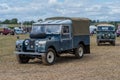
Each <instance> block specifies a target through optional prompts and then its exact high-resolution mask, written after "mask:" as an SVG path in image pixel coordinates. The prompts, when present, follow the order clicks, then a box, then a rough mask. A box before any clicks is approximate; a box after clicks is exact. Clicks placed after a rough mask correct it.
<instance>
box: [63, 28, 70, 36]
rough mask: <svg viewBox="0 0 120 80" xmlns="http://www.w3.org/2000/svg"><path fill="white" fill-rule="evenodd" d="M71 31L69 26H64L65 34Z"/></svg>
mask: <svg viewBox="0 0 120 80" xmlns="http://www.w3.org/2000/svg"><path fill="white" fill-rule="evenodd" d="M66 33H69V26H63V34H66Z"/></svg>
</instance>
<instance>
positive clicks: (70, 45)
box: [15, 17, 90, 65]
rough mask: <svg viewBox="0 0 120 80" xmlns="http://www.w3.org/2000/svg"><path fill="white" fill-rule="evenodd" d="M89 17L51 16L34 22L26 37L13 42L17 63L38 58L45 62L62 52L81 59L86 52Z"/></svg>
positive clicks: (88, 44) (51, 61) (88, 38)
mask: <svg viewBox="0 0 120 80" xmlns="http://www.w3.org/2000/svg"><path fill="white" fill-rule="evenodd" d="M89 25H90V20H89V19H87V18H67V17H52V18H47V19H46V20H45V21H42V22H38V23H34V24H33V26H32V30H31V33H30V38H29V39H25V40H17V41H16V52H15V53H16V55H17V59H18V62H19V63H28V61H29V60H30V59H34V58H39V59H42V62H43V63H44V64H47V65H51V64H54V63H55V60H56V58H57V57H59V56H60V55H61V54H62V53H71V54H74V55H75V57H76V58H82V57H83V55H84V54H89V53H90V37H89Z"/></svg>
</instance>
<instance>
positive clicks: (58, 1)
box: [0, 0, 120, 21]
mask: <svg viewBox="0 0 120 80" xmlns="http://www.w3.org/2000/svg"><path fill="white" fill-rule="evenodd" d="M119 3H120V1H119V0H115V1H111V2H108V1H102V0H101V1H96V0H92V2H91V1H90V0H19V1H17V0H12V1H8V0H1V1H0V16H1V18H0V19H1V20H4V19H11V18H15V17H16V18H18V19H19V20H20V21H24V20H38V19H39V18H46V17H52V16H67V17H68V16H71V17H87V18H90V19H99V20H120V19H119V18H118V17H119V16H120V8H119V7H120V6H119Z"/></svg>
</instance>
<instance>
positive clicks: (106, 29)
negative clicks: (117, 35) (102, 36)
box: [97, 26, 115, 31]
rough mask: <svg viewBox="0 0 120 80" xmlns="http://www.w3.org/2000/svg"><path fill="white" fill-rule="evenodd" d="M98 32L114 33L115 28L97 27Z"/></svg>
mask: <svg viewBox="0 0 120 80" xmlns="http://www.w3.org/2000/svg"><path fill="white" fill-rule="evenodd" d="M97 30H98V31H114V30H115V28H114V27H111V26H98V29H97Z"/></svg>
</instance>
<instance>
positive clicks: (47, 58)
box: [42, 48, 56, 65]
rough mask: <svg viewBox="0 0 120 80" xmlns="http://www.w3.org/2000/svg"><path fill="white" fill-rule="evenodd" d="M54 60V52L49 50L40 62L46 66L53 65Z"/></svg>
mask: <svg viewBox="0 0 120 80" xmlns="http://www.w3.org/2000/svg"><path fill="white" fill-rule="evenodd" d="M55 60H56V53H55V50H54V49H52V48H49V49H48V52H47V53H46V54H45V55H43V56H42V62H43V64H46V65H52V64H54V62H55Z"/></svg>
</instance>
